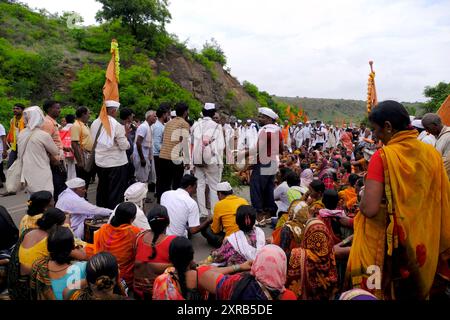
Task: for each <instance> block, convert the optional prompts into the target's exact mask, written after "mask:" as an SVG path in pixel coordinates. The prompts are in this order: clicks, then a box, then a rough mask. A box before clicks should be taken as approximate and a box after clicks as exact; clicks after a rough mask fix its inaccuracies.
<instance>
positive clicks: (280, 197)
mask: <svg viewBox="0 0 450 320" xmlns="http://www.w3.org/2000/svg"><path fill="white" fill-rule="evenodd" d="M288 191H289V186H288V184H287V182H286V181H284V182H283V183H282V184H280V185H279V186H278V187H276V188H275V190H274V191H273V195H274V199H275V200H276V201H279V202H278V210H279V211H284V212H287V211H288V209H289V205H290V202H289V199H288V195H287V192H288Z"/></svg>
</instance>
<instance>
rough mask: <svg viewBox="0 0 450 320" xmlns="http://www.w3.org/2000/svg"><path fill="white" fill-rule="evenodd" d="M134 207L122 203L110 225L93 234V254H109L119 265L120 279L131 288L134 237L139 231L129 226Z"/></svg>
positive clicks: (133, 214)
mask: <svg viewBox="0 0 450 320" xmlns="http://www.w3.org/2000/svg"><path fill="white" fill-rule="evenodd" d="M136 212H137V209H136V205H135V204H133V203H131V202H124V203H121V204H120V205H118V206H117V208H116V210H115V214H114V217H113V218H112V220H111V223H110V224H104V225H103V226H102V227H101V228H100V229H99V230H97V231H96V232H95V233H94V245H93V247H94V254H97V253H100V252H109V253H111V254H112V255H113V256H114V257H115V258H116V259H117V263H118V264H119V274H120V277H121V278H122V279H123V280H125V282H126V284H127V286H128V287H129V288H132V287H133V275H134V260H135V255H136V248H135V243H136V237H137V235H138V233H139V232H140V231H141V230H140V229H139V228H137V227H135V226H133V225H131V223H132V222H133V220H134V219H135V217H136Z"/></svg>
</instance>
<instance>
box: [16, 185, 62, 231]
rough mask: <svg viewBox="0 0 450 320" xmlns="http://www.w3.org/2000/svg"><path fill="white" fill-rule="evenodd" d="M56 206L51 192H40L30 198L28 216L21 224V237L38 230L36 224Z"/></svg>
mask: <svg viewBox="0 0 450 320" xmlns="http://www.w3.org/2000/svg"><path fill="white" fill-rule="evenodd" d="M54 206H55V203H54V201H53V196H52V193H51V192H49V191H38V192H35V193H33V194H32V195H31V196H30V200H29V201H28V211H27V214H26V215H25V216H24V217H23V218H22V220H21V221H20V224H19V237H20V236H21V235H22V234H23V233H24V232H25V231H26V230H28V229H36V228H37V227H38V226H37V224H36V222H37V221H38V220H39V219H40V218H41V217H42V214H43V213H44V212H45V211H46V210H47V209H48V208H52V207H54Z"/></svg>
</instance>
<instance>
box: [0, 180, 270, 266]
mask: <svg viewBox="0 0 450 320" xmlns="http://www.w3.org/2000/svg"><path fill="white" fill-rule="evenodd" d="M96 188H97V185H96V184H95V185H91V186H90V187H89V191H88V199H89V201H90V202H92V203H93V204H95V195H96ZM5 192H6V190H5V189H0V194H3V193H5ZM236 193H237V194H238V195H239V196H241V197H243V198H245V199H247V201H249V203H250V193H249V189H248V187H243V188H242V189H240V190H236ZM149 197H150V198H152V197H151V194H149ZM28 199H29V194H27V193H26V192H24V191H21V192H19V193H18V194H17V195H14V196H9V197H0V205H2V206H4V207H5V208H6V209H7V210H8V212H9V213H10V215H11V216H12V218H13V220H14V222H15V223H16V225H17V226H18V225H19V223H20V220H21V219H22V217H23V216H24V215H25V214H26V211H27V201H28ZM152 199H153V198H152ZM154 203H155V201H153V203H148V204H146V205H145V212H148V210H149V209H150V208H151V207H152V206H153V205H154ZM263 230H264V231H265V233H266V235H269V234H270V233H271V231H272V230H271V229H270V228H268V227H266V228H264V229H263ZM191 240H192V243H193V245H194V251H195V261H201V260H204V259H206V258H207V257H208V255H209V253H210V252H211V251H212V250H213V248H212V247H211V246H209V245H208V243H207V242H206V240H205V238H203V236H202V235H201V234H196V235H193V237H192V239H191Z"/></svg>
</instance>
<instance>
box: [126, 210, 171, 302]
mask: <svg viewBox="0 0 450 320" xmlns="http://www.w3.org/2000/svg"><path fill="white" fill-rule="evenodd" d="M148 223H149V225H150V228H151V230H146V231H143V232H141V233H140V234H139V235H138V236H137V239H136V259H135V262H134V297H135V298H136V299H140V300H151V299H152V294H153V283H154V281H155V279H156V277H157V276H158V275H160V274H162V273H163V272H164V270H166V269H167V268H168V267H169V266H170V265H171V263H170V260H169V247H170V244H171V243H172V240H173V239H175V236H167V235H166V229H167V227H168V226H169V224H170V219H169V215H168V213H167V209H166V208H165V207H163V206H159V205H157V206H155V207H154V208H152V209H151V210H150V212H149V213H148Z"/></svg>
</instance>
